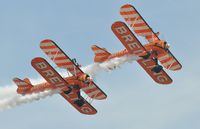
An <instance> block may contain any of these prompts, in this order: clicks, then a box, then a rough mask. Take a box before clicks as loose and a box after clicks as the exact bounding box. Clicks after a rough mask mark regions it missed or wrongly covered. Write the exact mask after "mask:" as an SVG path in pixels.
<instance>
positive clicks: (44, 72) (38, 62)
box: [31, 57, 97, 115]
mask: <svg viewBox="0 0 200 129" xmlns="http://www.w3.org/2000/svg"><path fill="white" fill-rule="evenodd" d="M31 64H32V66H33V67H34V68H35V69H36V70H37V71H38V72H39V73H40V74H41V76H42V77H43V78H44V79H46V81H47V82H48V83H50V84H51V85H52V87H54V88H65V90H67V89H66V88H68V83H67V82H66V81H65V80H64V79H63V78H62V77H61V76H60V75H59V74H58V73H57V72H56V71H55V70H54V68H53V67H52V66H51V65H50V64H49V63H48V62H47V61H46V60H45V59H43V58H40V57H37V58H34V59H33V60H32V62H31ZM60 95H62V96H63V97H64V98H65V99H66V100H67V101H68V102H69V103H70V104H72V106H74V108H76V109H77V110H78V111H79V112H80V113H83V114H88V115H90V114H96V113H97V111H96V109H95V108H94V107H92V106H91V105H90V104H89V103H88V102H87V101H86V100H85V99H84V101H85V103H84V105H83V106H81V107H80V106H77V105H76V104H75V103H74V101H75V100H77V99H78V96H77V93H75V92H73V91H71V92H70V93H69V94H65V93H64V92H63V91H61V93H60ZM82 99H83V98H82Z"/></svg>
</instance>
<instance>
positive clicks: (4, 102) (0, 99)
mask: <svg viewBox="0 0 200 129" xmlns="http://www.w3.org/2000/svg"><path fill="white" fill-rule="evenodd" d="M31 81H32V82H33V84H34V83H35V84H38V83H40V82H44V79H42V78H39V79H32V80H31ZM16 90H17V86H16V85H14V84H11V85H10V86H4V87H1V88H0V111H3V110H5V109H11V108H14V107H16V106H19V105H22V104H26V103H31V102H33V101H37V100H40V99H44V98H46V97H48V96H52V95H54V94H57V93H59V92H60V91H59V90H53V91H52V90H51V91H50V90H46V91H43V92H39V93H33V94H27V95H24V96H22V95H20V94H17V92H16Z"/></svg>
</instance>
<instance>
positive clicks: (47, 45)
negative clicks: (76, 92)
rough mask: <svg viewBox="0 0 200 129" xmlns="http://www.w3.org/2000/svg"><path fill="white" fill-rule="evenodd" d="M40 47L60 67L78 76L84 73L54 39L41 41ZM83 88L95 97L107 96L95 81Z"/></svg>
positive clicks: (90, 95) (103, 97)
mask: <svg viewBox="0 0 200 129" xmlns="http://www.w3.org/2000/svg"><path fill="white" fill-rule="evenodd" d="M40 48H41V49H42V50H43V51H44V53H45V54H46V55H47V56H49V58H50V59H51V60H52V61H54V62H55V63H56V65H57V66H58V67H60V68H64V69H67V70H68V71H69V72H70V73H71V74H72V75H74V76H78V75H81V74H83V73H84V72H83V71H82V70H81V69H80V68H79V67H78V66H77V65H76V64H75V63H74V62H73V61H72V60H71V59H70V58H69V57H68V56H67V55H66V54H65V53H64V52H63V51H62V50H61V49H60V48H59V47H58V45H57V44H56V43H55V42H53V41H52V40H48V39H47V40H43V41H42V42H41V43H40ZM82 90H83V91H84V92H85V93H86V94H87V95H88V96H89V97H91V98H93V99H105V98H106V97H107V95H106V94H105V93H104V92H103V91H102V90H101V89H100V88H99V87H98V86H97V85H96V84H95V83H94V82H92V83H91V85H89V86H88V87H85V88H83V89H82Z"/></svg>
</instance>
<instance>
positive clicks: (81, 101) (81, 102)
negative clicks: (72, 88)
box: [74, 98, 85, 107]
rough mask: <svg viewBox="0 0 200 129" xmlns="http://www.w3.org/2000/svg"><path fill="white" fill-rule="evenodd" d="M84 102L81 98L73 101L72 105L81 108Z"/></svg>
mask: <svg viewBox="0 0 200 129" xmlns="http://www.w3.org/2000/svg"><path fill="white" fill-rule="evenodd" d="M84 103H85V101H84V99H82V98H79V99H77V100H75V101H74V104H76V105H77V106H79V107H82V106H83V105H84Z"/></svg>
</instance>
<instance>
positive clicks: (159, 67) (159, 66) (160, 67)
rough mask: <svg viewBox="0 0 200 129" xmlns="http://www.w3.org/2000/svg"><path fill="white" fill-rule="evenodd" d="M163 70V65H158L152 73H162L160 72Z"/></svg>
mask: <svg viewBox="0 0 200 129" xmlns="http://www.w3.org/2000/svg"><path fill="white" fill-rule="evenodd" d="M162 69H163V67H162V66H161V65H157V66H156V67H154V68H153V69H151V71H153V72H155V73H160V71H161V70H162Z"/></svg>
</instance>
